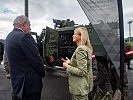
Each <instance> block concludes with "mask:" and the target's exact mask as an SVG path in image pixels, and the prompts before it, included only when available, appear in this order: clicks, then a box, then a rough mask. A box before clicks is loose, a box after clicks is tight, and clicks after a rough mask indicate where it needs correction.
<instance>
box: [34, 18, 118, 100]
mask: <svg viewBox="0 0 133 100" xmlns="http://www.w3.org/2000/svg"><path fill="white" fill-rule="evenodd" d="M53 22H54V23H55V26H54V28H53V29H52V28H50V27H48V26H46V28H44V29H43V30H42V32H41V34H40V35H39V36H38V35H37V34H36V33H34V32H33V33H32V34H34V35H36V38H37V44H38V48H39V52H40V55H41V57H42V58H43V60H44V63H45V65H46V72H47V73H48V74H47V75H46V79H45V80H44V81H46V82H47V81H48V83H49V84H47V85H46V86H45V87H44V88H45V91H44V93H47V91H51V92H52V93H53V94H54V95H56V96H58V97H59V98H56V97H53V98H51V99H55V98H56V99H61V96H62V95H61V94H62V93H61V92H58V93H57V91H56V90H55V89H54V88H55V87H54V85H56V88H57V87H58V88H60V87H65V88H64V90H63V93H64V92H65V93H64V94H65V95H67V97H68V98H67V99H66V100H69V99H70V95H69V92H68V84H66V83H67V76H68V74H67V73H66V71H65V70H64V68H63V65H62V64H63V63H62V61H61V58H65V57H68V58H71V56H72V54H73V52H74V50H75V49H76V44H75V43H74V42H73V39H72V36H73V34H74V29H75V28H77V27H79V26H85V27H86V28H87V30H88V33H89V36H90V41H91V44H92V47H93V50H94V54H95V57H96V60H97V64H98V66H99V68H98V69H99V75H98V77H99V80H98V82H96V84H97V83H98V84H99V83H102V84H100V85H101V86H102V87H103V86H105V87H104V88H105V89H106V91H110V90H112V89H113V91H115V90H116V89H117V88H118V87H120V82H116V81H119V78H118V75H117V74H114V73H116V70H115V68H114V67H113V64H112V62H111V60H110V59H109V57H108V55H107V52H106V51H105V49H104V47H103V44H102V42H101V41H100V39H99V36H98V34H97V33H96V32H95V30H94V28H93V26H92V25H91V24H89V25H78V24H75V22H74V21H71V20H70V19H67V20H57V19H53ZM93 65H95V64H94V62H93ZM93 68H95V67H94V66H93ZM95 69H96V68H95ZM110 73H111V74H110ZM112 73H113V74H112ZM51 75H53V76H52V77H51ZM58 76H61V77H60V78H59V77H58ZM62 76H63V77H65V78H62ZM110 76H111V78H113V79H110ZM57 77H58V78H57ZM114 77H117V78H115V79H114ZM58 80H60V82H57V81H58ZM55 82H56V83H55ZM61 83H65V84H61ZM110 83H111V84H110ZM53 84H54V85H53ZM116 84H117V85H116ZM100 85H99V86H100ZM111 85H112V86H111ZM116 86H118V87H116ZM51 87H52V89H51ZM111 87H112V88H111ZM45 99H46V98H45ZM62 99H63V97H62Z"/></svg>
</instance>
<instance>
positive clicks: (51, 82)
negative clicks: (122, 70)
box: [0, 63, 133, 100]
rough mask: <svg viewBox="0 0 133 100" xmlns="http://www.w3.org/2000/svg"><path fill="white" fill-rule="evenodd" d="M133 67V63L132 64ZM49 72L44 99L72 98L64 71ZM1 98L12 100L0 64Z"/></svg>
mask: <svg viewBox="0 0 133 100" xmlns="http://www.w3.org/2000/svg"><path fill="white" fill-rule="evenodd" d="M131 66H132V67H133V63H132V65H131ZM55 74H56V76H55V75H53V74H50V73H47V74H46V77H45V78H44V79H43V84H44V89H43V91H42V100H71V99H70V94H69V92H68V85H67V77H66V74H64V73H63V72H61V73H60V75H59V76H58V75H57V73H55ZM132 76H133V70H128V79H129V97H130V100H133V99H131V98H133V85H132V84H133V77H132ZM0 100H11V86H10V80H8V79H6V78H5V71H4V69H3V68H2V66H0Z"/></svg>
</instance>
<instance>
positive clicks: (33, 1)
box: [0, 0, 133, 39]
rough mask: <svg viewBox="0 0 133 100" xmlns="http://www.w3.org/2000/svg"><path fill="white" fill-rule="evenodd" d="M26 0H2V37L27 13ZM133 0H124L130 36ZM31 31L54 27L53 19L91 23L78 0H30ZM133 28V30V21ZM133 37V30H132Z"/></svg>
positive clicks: (126, 28)
mask: <svg viewBox="0 0 133 100" xmlns="http://www.w3.org/2000/svg"><path fill="white" fill-rule="evenodd" d="M24 2H25V0H0V4H1V6H0V39H5V38H6V36H7V35H8V34H9V32H10V31H12V29H13V25H12V24H13V20H14V19H15V17H16V16H18V15H24V14H25V7H24V5H25V4H24ZM132 5H133V0H123V17H124V19H123V20H124V36H125V38H126V37H128V36H129V24H128V21H129V20H133V6H132ZM29 19H30V22H31V31H34V32H37V34H38V35H39V34H40V33H41V31H42V29H43V28H45V27H46V26H49V27H51V28H54V23H53V20H52V19H60V20H66V19H70V20H74V21H75V23H76V24H82V25H85V24H89V20H88V19H87V17H86V15H85V14H84V12H83V10H82V8H81V7H80V5H79V3H78V2H77V0H29ZM130 25H131V30H133V23H131V24H130ZM131 36H132V37H133V32H131Z"/></svg>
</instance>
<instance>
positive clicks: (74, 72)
mask: <svg viewBox="0 0 133 100" xmlns="http://www.w3.org/2000/svg"><path fill="white" fill-rule="evenodd" d="M73 42H75V43H76V44H77V48H76V50H75V52H74V53H73V55H72V57H71V60H69V59H68V58H67V57H66V59H64V58H62V61H63V66H64V68H65V69H66V71H67V72H68V73H69V91H70V93H71V96H72V100H88V93H89V92H91V91H92V89H93V73H92V52H93V49H92V46H91V44H90V40H89V35H88V31H87V29H86V28H85V27H79V28H76V29H75V30H74V35H73Z"/></svg>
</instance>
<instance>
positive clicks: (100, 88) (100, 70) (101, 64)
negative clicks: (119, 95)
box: [89, 57, 113, 100]
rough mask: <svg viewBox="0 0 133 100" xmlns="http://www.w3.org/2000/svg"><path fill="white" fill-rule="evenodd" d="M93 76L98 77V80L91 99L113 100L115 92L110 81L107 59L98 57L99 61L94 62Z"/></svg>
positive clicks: (90, 96)
mask: <svg viewBox="0 0 133 100" xmlns="http://www.w3.org/2000/svg"><path fill="white" fill-rule="evenodd" d="M93 75H94V76H96V80H94V88H93V91H92V92H91V93H90V94H89V99H90V100H101V99H102V100H111V98H112V94H113V91H112V87H111V84H110V80H109V71H108V62H107V60H106V59H105V58H102V57H97V61H95V62H93Z"/></svg>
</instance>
